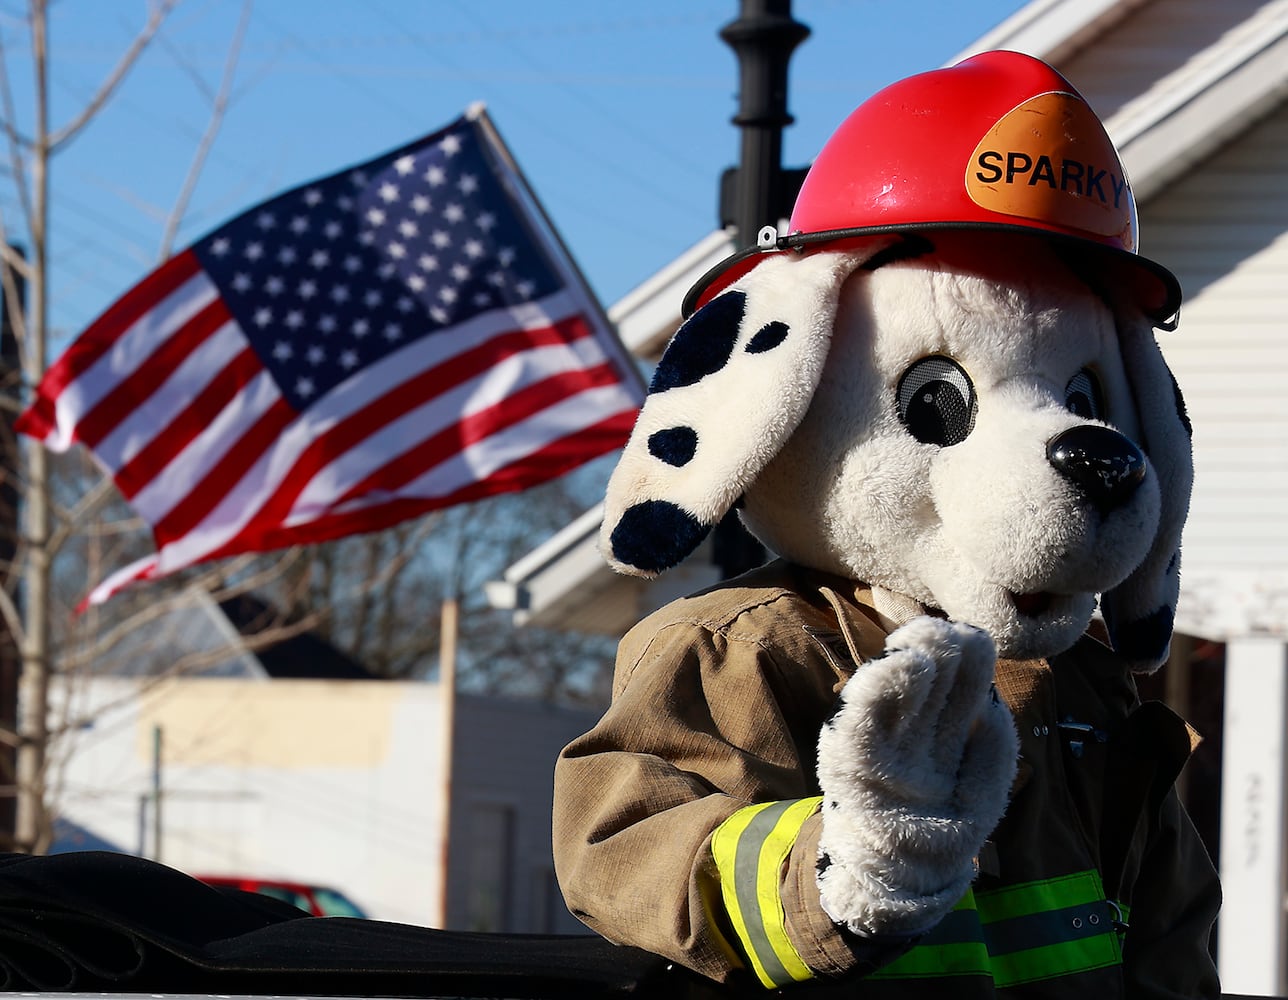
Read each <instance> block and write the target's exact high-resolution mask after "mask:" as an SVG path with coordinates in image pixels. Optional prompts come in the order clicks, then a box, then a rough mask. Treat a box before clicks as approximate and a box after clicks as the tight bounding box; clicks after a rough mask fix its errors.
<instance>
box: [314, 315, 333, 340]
mask: <svg viewBox="0 0 1288 1000" xmlns="http://www.w3.org/2000/svg"><path fill="white" fill-rule="evenodd" d="M336 326H337V324H336V320H335V317H334V316H332V315H331V314H330V313H326V314H325V315H323V316H319V317H318V331H319V332H320V333H322V334H325V335H328V336H329V335H330V334H332V333H335V328H336Z"/></svg>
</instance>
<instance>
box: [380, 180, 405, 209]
mask: <svg viewBox="0 0 1288 1000" xmlns="http://www.w3.org/2000/svg"><path fill="white" fill-rule="evenodd" d="M377 194H379V195H380V200H381V201H383V202H384V203H385V204H386V205H390V204H393V203H394V202H395V201H397V200H398V198H399V197H400V196H401V192H399V190H398V185H397V184H394V183H393V182H392V181H385V183H383V184H381V185H380V189H379V190H378V191H377Z"/></svg>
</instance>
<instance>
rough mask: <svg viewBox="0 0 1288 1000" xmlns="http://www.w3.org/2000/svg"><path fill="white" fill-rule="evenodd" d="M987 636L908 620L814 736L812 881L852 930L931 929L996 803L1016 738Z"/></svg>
mask: <svg viewBox="0 0 1288 1000" xmlns="http://www.w3.org/2000/svg"><path fill="white" fill-rule="evenodd" d="M995 662H996V653H995V650H994V646H993V641H992V639H990V638H989V637H988V635H987V633H985V632H983V631H981V630H980V629H977V628H975V627H973V626H970V625H964V624H960V623H957V622H947V621H943V620H941V619H938V618H930V617H924V618H917V619H914V620H913V621H911V622H909V623H908V624H907V625H904V626H903V627H902V628H899V629H897V630H896V631H895V632H893V633H891V634H890V636H889V637H888V638H887V640H886V650H885V655H883V656H882V657H881V658H879V659H877V660H873V661H872V662H870V663H865V664H863V665H862V666H860V667H859V669H858V671H857V672H856V673H855V674H854V676H853V677H851V678H850V680H849V681H848V682H847V683H846V685H845V687H844V688H843V689H842V691H841V698H840V702H839V704H838V706H837V710H836V712H835V713H834V714H833V716H832V718H831V719H829V720H828V721H827V723H825V724H824V726H823V731H822V733H821V734H820V735H819V741H818V778H819V784H820V785H821V786H822V789H823V798H824V801H823V831H822V835H821V837H820V841H819V858H818V886H819V896H820V899H821V901H822V904H823V909H824V910H825V911H826V912H827V914H828V916H830V917H831V918H832V919H833V920H834V921H836V922H837V923H838V924H842V925H844V926H846V927H848V928H849V929H850V930H851V931H854V932H856V933H859V934H864V935H873V934H890V933H894V934H913V933H920V932H922V931H924V930H927V929H929V928H930V927H932V926H934V925H935V924H936V923H938V921H939V920H940V918H941V917H943V916H944V914H946V913H947V912H948V911H949V910H951V909H952V908H953V906H954V905H955V904H956V903H957V901H958V900H959V899H960V898H961V897H962V895H963V894H964V893H965V891H966V888H967V886H968V885H969V884H970V882H971V879H972V878H973V876H974V858H975V857H976V855H977V854H978V853H979V849H980V847H982V846H983V843H984V841H985V839H987V837H988V835H989V834H990V833H991V832H992V830H993V828H994V827H995V826H996V825H997V822H998V820H999V819H1001V817H1002V813H1003V812H1004V811H1005V809H1006V802H1007V796H1008V793H1009V791H1010V787H1011V782H1012V781H1013V780H1014V777H1015V765H1016V753H1017V749H1018V741H1017V739H1016V735H1015V726H1014V723H1013V722H1012V720H1011V714H1010V712H1009V711H1008V710H1007V708H1006V706H1005V705H1004V704H1003V703H1002V701H1001V699H1000V698H998V696H997V693H996V691H995V690H994V688H993V686H992V682H993V668H994V665H995Z"/></svg>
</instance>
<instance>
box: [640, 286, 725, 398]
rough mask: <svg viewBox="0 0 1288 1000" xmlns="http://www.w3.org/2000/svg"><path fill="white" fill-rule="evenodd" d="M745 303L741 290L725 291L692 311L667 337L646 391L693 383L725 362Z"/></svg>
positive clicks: (662, 389) (659, 390) (660, 390)
mask: <svg viewBox="0 0 1288 1000" xmlns="http://www.w3.org/2000/svg"><path fill="white" fill-rule="evenodd" d="M746 304H747V296H746V294H745V293H743V292H729V293H727V294H725V295H721V296H720V297H719V298H716V299H712V300H711V301H710V302H708V303H707V304H706V305H705V306H703V307H702V308H701V309H699V310H698V311H697V312H696V313H694V314H693V316H692V317H691V318H690V319H689V320H688V322H686V323H685V324H684V325H683V326H682V327H680V329H678V330H677V331H676V332H675V336H674V337H673V338H671V343H670V344H669V345H668V346H667V348H666V353H665V354H663V355H662V360H661V361H660V362H659V363H658V366H657V370H656V371H654V372H653V381H652V382H651V383H650V385H649V387H648V391H649V392H654V393H656V392H666V390H667V389H675V388H678V387H680V386H684V385H693V384H694V383H695V382H700V381H702V379H704V378H706V377H707V376H708V375H710V374H712V373H713V372H718V371H719V370H720V369H721V368H723V367H724V366H725V365H726V364H728V363H729V357H730V355H732V354H733V347H734V344H735V343H736V342H737V340H738V324H739V323H741V322H742V314H743V311H744V309H745V308H746Z"/></svg>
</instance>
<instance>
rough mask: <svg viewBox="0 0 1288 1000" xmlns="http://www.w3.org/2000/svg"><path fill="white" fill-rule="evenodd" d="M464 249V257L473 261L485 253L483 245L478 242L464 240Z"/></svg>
mask: <svg viewBox="0 0 1288 1000" xmlns="http://www.w3.org/2000/svg"><path fill="white" fill-rule="evenodd" d="M464 249H465V256H466V257H473V258H474V259H475V260H478V259H479V258H480V257H482V256H483V254H484V253H485V252H486V251H484V249H483V244H482V243H481V242H480V241H479V240H466V241H465V247H464Z"/></svg>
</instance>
